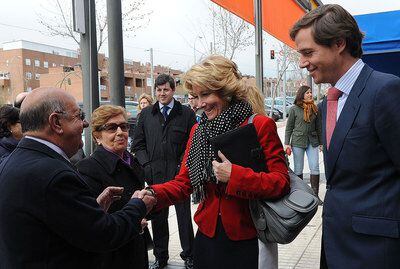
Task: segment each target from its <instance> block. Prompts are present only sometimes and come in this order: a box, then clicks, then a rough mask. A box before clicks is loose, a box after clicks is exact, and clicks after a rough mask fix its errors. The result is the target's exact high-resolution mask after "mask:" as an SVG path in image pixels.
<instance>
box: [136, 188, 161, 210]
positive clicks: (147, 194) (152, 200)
mask: <svg viewBox="0 0 400 269" xmlns="http://www.w3.org/2000/svg"><path fill="white" fill-rule="evenodd" d="M132 198H138V199H142V201H143V202H144V204H145V205H146V212H147V213H146V214H148V213H149V212H150V211H151V209H152V208H153V207H154V206H155V204H156V203H157V199H156V197H154V195H153V193H152V192H151V191H148V190H146V189H143V190H141V191H135V193H134V194H133V195H132Z"/></svg>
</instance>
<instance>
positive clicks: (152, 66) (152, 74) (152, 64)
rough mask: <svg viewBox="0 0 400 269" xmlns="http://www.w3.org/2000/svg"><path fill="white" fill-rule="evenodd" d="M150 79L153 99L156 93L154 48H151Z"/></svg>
mask: <svg viewBox="0 0 400 269" xmlns="http://www.w3.org/2000/svg"><path fill="white" fill-rule="evenodd" d="M150 65H151V66H150V72H151V74H150V78H151V97H153V99H154V97H155V92H154V90H155V89H154V62H153V48H150Z"/></svg>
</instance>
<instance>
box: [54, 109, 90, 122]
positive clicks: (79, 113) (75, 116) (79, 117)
mask: <svg viewBox="0 0 400 269" xmlns="http://www.w3.org/2000/svg"><path fill="white" fill-rule="evenodd" d="M54 113H59V114H63V115H68V113H67V112H65V111H54ZM72 117H73V118H78V119H80V120H81V121H84V120H85V117H86V114H85V112H83V111H82V110H81V109H79V112H78V113H77V114H75V115H72Z"/></svg>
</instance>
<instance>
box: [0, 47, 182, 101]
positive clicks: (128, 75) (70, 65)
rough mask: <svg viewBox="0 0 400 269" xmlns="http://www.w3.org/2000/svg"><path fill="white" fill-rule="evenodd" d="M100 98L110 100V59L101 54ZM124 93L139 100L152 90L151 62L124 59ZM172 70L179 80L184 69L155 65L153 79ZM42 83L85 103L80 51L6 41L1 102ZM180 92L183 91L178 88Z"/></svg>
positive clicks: (0, 57)
mask: <svg viewBox="0 0 400 269" xmlns="http://www.w3.org/2000/svg"><path fill="white" fill-rule="evenodd" d="M98 67H99V91H100V97H101V100H109V99H110V87H109V76H108V59H107V58H106V57H105V55H104V54H99V56H98ZM124 69H125V96H126V98H127V99H130V100H137V98H138V97H139V96H140V94H142V93H144V92H146V93H151V87H150V86H149V85H151V82H150V77H151V76H150V73H151V72H150V70H151V66H150V64H149V63H146V64H142V63H140V62H135V61H131V60H125V62H124ZM161 73H169V74H171V75H172V76H173V77H175V78H176V79H177V81H179V77H180V75H181V74H182V71H180V70H176V69H171V68H170V67H165V66H160V65H158V66H155V67H154V78H156V77H157V76H158V75H159V74H161ZM39 86H42V87H43V86H55V87H59V88H62V89H65V90H66V91H68V92H70V93H71V94H72V95H73V96H74V97H75V98H76V99H77V100H78V101H79V102H82V98H83V88H82V70H81V64H80V57H79V53H78V51H74V50H69V49H64V48H60V47H54V46H48V45H45V44H39V43H35V42H30V41H25V40H20V41H13V42H7V43H3V48H2V49H0V103H12V102H13V100H14V97H15V96H16V95H17V94H18V93H20V92H23V91H31V90H32V89H35V88H37V87H39ZM177 94H179V95H184V94H185V93H184V91H183V90H182V89H181V87H179V83H178V87H177Z"/></svg>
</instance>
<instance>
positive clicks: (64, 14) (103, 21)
mask: <svg viewBox="0 0 400 269" xmlns="http://www.w3.org/2000/svg"><path fill="white" fill-rule="evenodd" d="M48 2H49V4H48V5H46V6H42V9H43V12H42V13H39V14H37V15H38V21H39V23H40V24H42V25H43V26H44V27H45V28H46V34H49V35H51V36H61V37H64V38H71V39H73V40H74V41H75V42H76V43H77V44H78V45H79V44H80V42H79V40H80V39H79V34H77V33H75V32H74V31H73V21H72V5H71V1H60V0H49V1H48ZM144 3H145V0H122V23H123V31H124V35H125V36H129V35H132V34H133V35H134V32H135V31H136V30H138V29H140V28H142V27H145V26H147V24H148V23H149V15H150V14H151V13H152V11H145V10H144ZM107 26H108V25H107V11H106V0H96V27H97V43H98V44H97V50H98V51H99V50H100V48H101V47H102V45H103V44H104V42H105V41H106V40H107V37H108V34H107Z"/></svg>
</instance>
